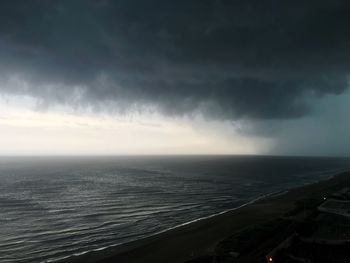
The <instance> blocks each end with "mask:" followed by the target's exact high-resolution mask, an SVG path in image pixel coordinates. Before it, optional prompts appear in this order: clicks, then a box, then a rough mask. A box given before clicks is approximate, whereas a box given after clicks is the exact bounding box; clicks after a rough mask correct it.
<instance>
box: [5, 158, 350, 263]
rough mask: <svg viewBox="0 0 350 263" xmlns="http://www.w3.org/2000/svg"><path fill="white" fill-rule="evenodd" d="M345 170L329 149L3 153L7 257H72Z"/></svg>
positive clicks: (345, 162)
mask: <svg viewBox="0 0 350 263" xmlns="http://www.w3.org/2000/svg"><path fill="white" fill-rule="evenodd" d="M347 170H350V159H347V158H325V157H323V158H319V157H318V158H316V157H315V158H312V157H278V156H113V157H111V156H109V157H91V156H89V157H68V156H67V157H0V262H16V263H17V262H59V261H61V260H69V258H70V257H72V256H74V255H81V254H84V253H88V252H89V251H97V250H103V249H106V248H108V247H111V246H116V245H118V244H123V243H126V242H130V241H134V240H137V239H141V238H144V237H148V236H151V235H155V234H157V233H159V232H163V231H166V230H168V229H172V228H174V227H177V226H179V225H182V224H186V223H188V222H191V221H194V220H198V219H201V218H205V217H209V216H211V215H214V214H217V213H222V212H224V211H227V210H231V209H234V208H235V207H238V206H241V205H244V204H246V203H248V202H251V201H252V200H255V199H257V198H259V197H261V196H265V195H268V194H271V193H278V192H282V191H286V190H288V189H290V188H294V187H298V186H302V185H306V184H310V183H314V182H317V181H320V180H325V179H328V178H330V177H331V176H333V175H335V174H337V173H340V172H342V171H347Z"/></svg>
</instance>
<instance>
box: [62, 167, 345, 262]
mask: <svg viewBox="0 0 350 263" xmlns="http://www.w3.org/2000/svg"><path fill="white" fill-rule="evenodd" d="M349 182H350V172H344V173H341V174H338V175H336V176H334V177H332V178H330V179H328V180H325V181H320V182H317V183H314V184H310V185H306V186H303V187H299V188H294V189H291V190H289V191H288V192H286V193H283V194H277V195H273V196H269V197H266V198H262V199H260V200H258V201H256V202H254V203H250V204H248V205H245V206H242V207H240V208H238V209H235V210H232V211H228V212H226V213H222V214H219V215H216V216H213V217H209V218H206V219H203V220H199V221H196V222H193V223H190V224H186V225H183V226H181V227H177V228H174V229H171V230H168V231H166V232H162V233H159V234H157V235H154V236H151V237H148V238H144V239H140V240H136V241H133V242H130V243H126V244H122V245H119V246H115V247H111V248H107V249H104V250H100V251H91V252H88V253H86V254H83V255H80V256H74V257H70V258H67V259H66V260H63V261H61V262H73V263H75V262H79V263H80V262H98V263H108V262H118V263H119V262H131V263H132V262H135V263H137V262H146V263H147V262H153V263H154V262H169V263H171V262H174V263H175V262H184V261H187V260H191V259H194V258H197V257H198V256H202V255H211V254H212V253H213V251H214V249H215V247H216V245H217V244H218V242H220V241H221V240H223V239H225V238H226V237H228V236H230V235H232V234H233V233H235V232H237V231H239V230H241V229H243V228H245V227H248V226H251V225H255V224H260V223H263V222H266V221H269V220H271V219H275V218H278V217H280V216H282V215H283V214H285V213H287V212H288V211H290V210H292V209H293V208H294V203H295V202H296V201H297V200H299V199H303V198H306V197H313V198H320V199H322V198H323V196H325V195H327V194H330V193H332V192H333V191H335V190H337V189H339V188H341V187H342V186H344V185H345V184H348V183H349Z"/></svg>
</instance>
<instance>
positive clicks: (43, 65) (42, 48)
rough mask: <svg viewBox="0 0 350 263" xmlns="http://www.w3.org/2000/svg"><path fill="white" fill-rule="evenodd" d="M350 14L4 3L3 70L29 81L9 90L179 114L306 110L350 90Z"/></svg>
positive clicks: (272, 7)
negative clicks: (312, 103)
mask: <svg viewBox="0 0 350 263" xmlns="http://www.w3.org/2000/svg"><path fill="white" fill-rule="evenodd" d="M349 13H350V4H349V3H347V1H337V0H329V1H277V0H275V1H271V0H268V1H258V0H256V1H232V0H227V1H224V0H221V1H219V0H217V1H208V0H207V1H205V0H197V1H194V0H192V1H191V0H186V1H181V0H179V1H164V0H163V1H155V0H148V1H130V0H128V1H126V0H125V1H102V0H101V1H97V0H96V1H93V0H91V1H55V0H53V1H44V0H42V1H38V0H37V1H34V0H32V1H14V0H11V1H10V0H8V1H6V0H4V1H1V2H0V60H1V61H0V72H1V73H0V75H1V76H2V79H6V78H7V77H9V76H11V75H19V76H20V77H21V78H23V79H25V80H26V81H27V82H28V83H29V85H28V86H26V87H25V88H23V87H22V88H21V87H17V88H13V87H12V89H13V90H9V89H11V86H7V88H5V87H2V88H1V86H0V89H2V92H17V93H26V94H30V95H33V96H36V97H38V98H41V99H43V100H45V101H46V102H48V103H49V102H57V101H61V102H63V103H67V102H70V101H71V98H72V97H74V96H78V100H75V101H76V102H77V103H78V102H80V103H83V104H87V105H95V106H97V105H103V104H104V103H107V102H108V103H114V105H115V107H121V108H124V109H127V108H128V107H131V106H135V105H146V106H154V107H156V108H157V109H159V110H161V111H163V112H164V113H165V114H175V115H176V114H184V113H190V112H193V111H201V112H203V113H204V114H205V115H209V116H214V117H224V118H239V117H248V118H262V119H267V118H294V117H300V116H303V115H305V114H306V113H307V112H308V110H309V107H308V104H307V101H308V99H309V98H311V97H315V96H323V95H326V94H340V93H342V92H343V91H344V90H345V89H346V88H347V86H348V79H347V74H348V72H349V70H350V62H349V61H350V16H349V15H348V14H349ZM77 86H79V89H78V92H77V88H76V87H77ZM5 89H6V90H5ZM0 91H1V90H0ZM77 94H78V95H77Z"/></svg>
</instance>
